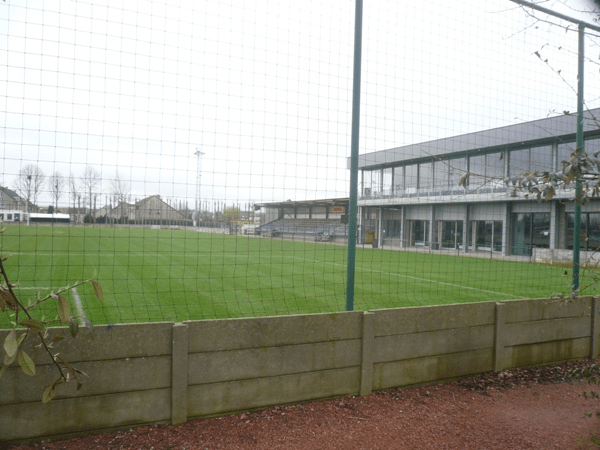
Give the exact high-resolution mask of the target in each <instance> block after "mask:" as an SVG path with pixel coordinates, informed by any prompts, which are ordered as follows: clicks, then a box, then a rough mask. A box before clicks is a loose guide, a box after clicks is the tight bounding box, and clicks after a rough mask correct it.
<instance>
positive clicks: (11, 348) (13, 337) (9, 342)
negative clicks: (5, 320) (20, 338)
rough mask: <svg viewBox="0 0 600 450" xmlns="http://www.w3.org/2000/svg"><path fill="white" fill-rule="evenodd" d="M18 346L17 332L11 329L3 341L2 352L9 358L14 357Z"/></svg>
mask: <svg viewBox="0 0 600 450" xmlns="http://www.w3.org/2000/svg"><path fill="white" fill-rule="evenodd" d="M18 348H19V345H18V344H17V332H16V330H15V329H14V328H13V329H12V330H11V331H10V333H8V336H6V339H4V351H5V352H6V354H7V355H8V356H9V357H12V356H15V355H16V354H17V350H18Z"/></svg>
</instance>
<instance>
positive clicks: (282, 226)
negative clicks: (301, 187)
mask: <svg viewBox="0 0 600 450" xmlns="http://www.w3.org/2000/svg"><path fill="white" fill-rule="evenodd" d="M257 206H260V207H261V208H264V211H265V221H264V223H263V224H262V225H261V226H260V227H259V228H258V234H260V235H261V236H265V237H281V238H283V239H293V240H303V241H317V242H335V243H347V242H348V225H347V223H348V220H347V218H348V198H336V199H327V200H312V201H292V200H288V201H285V202H275V203H264V204H261V205H257Z"/></svg>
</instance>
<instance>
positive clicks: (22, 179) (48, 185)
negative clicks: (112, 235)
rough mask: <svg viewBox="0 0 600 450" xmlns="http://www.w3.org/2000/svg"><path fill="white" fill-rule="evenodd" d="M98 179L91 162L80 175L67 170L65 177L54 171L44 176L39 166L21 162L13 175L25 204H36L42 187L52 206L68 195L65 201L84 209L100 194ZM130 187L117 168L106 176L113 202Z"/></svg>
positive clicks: (91, 206) (126, 195)
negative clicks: (111, 176)
mask: <svg viewBox="0 0 600 450" xmlns="http://www.w3.org/2000/svg"><path fill="white" fill-rule="evenodd" d="M101 183H102V175H101V173H100V172H99V171H98V170H97V169H96V168H95V167H93V166H89V165H88V166H86V167H85V170H84V171H83V174H82V175H81V176H75V175H73V173H70V174H69V176H68V177H65V176H64V175H62V174H61V173H60V172H58V171H54V172H53V173H52V175H50V176H49V177H46V175H45V174H44V172H43V171H42V169H40V168H39V166H37V165H34V164H29V165H27V166H24V167H23V168H22V169H21V170H20V171H19V174H18V175H17V178H16V180H15V183H14V188H15V190H16V192H17V193H18V194H19V195H20V196H21V197H22V198H24V199H25V200H26V203H27V205H28V208H29V205H32V204H35V205H37V204H38V198H39V196H40V194H41V193H42V192H44V190H45V189H46V190H47V191H48V192H49V193H50V196H51V198H52V206H53V207H54V209H56V208H57V207H58V202H59V201H60V199H62V198H64V197H65V196H68V197H69V204H70V205H72V206H73V208H76V207H78V208H81V207H82V206H83V208H84V209H86V210H87V211H93V210H94V209H95V207H96V200H97V198H98V196H99V195H100V194H99V192H100V186H101ZM130 192H131V188H130V185H129V183H127V182H126V181H125V180H124V179H123V178H122V176H121V175H120V173H119V171H118V170H117V171H116V174H115V177H114V178H113V179H112V180H110V194H111V198H114V200H115V202H116V203H117V204H119V203H124V202H126V201H128V200H129V197H130Z"/></svg>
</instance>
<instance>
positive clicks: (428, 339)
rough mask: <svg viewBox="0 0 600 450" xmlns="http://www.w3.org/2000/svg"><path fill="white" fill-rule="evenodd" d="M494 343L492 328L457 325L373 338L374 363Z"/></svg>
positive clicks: (439, 353) (464, 349)
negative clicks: (456, 326) (449, 327)
mask: <svg viewBox="0 0 600 450" xmlns="http://www.w3.org/2000/svg"><path fill="white" fill-rule="evenodd" d="M493 346H494V327H493V325H485V326H479V327H468V328H457V329H450V330H441V331H431V332H425V333H415V334H402V335H395V336H382V337H377V338H375V356H374V362H375V363H381V362H387V361H399V360H405V359H414V358H423V357H426V356H435V355H443V354H446V353H457V352H465V351H472V350H480V349H488V350H491V349H492V348H493Z"/></svg>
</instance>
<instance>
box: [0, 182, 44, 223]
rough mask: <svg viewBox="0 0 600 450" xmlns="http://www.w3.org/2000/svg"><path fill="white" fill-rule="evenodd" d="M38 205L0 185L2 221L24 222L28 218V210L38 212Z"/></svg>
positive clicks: (0, 218) (0, 214) (0, 215)
mask: <svg viewBox="0 0 600 450" xmlns="http://www.w3.org/2000/svg"><path fill="white" fill-rule="evenodd" d="M38 209H39V208H38V207H37V206H35V205H34V204H33V203H31V202H29V207H27V200H26V199H24V198H23V197H21V196H20V195H19V194H17V193H16V192H15V191H13V190H12V189H9V188H7V187H4V186H0V222H1V221H7V222H23V221H25V220H27V217H26V216H27V214H26V213H27V212H36V211H38Z"/></svg>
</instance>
